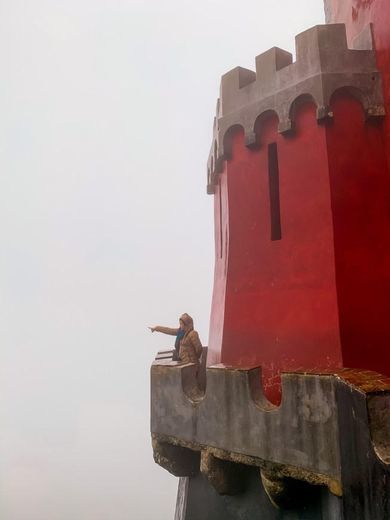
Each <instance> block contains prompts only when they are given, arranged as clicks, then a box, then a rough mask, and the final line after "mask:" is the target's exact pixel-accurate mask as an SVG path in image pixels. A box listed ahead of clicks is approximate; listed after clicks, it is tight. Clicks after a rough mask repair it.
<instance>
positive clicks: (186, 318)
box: [180, 312, 194, 331]
mask: <svg viewBox="0 0 390 520" xmlns="http://www.w3.org/2000/svg"><path fill="white" fill-rule="evenodd" d="M180 319H181V321H182V322H183V323H184V326H185V328H186V330H187V331H188V330H193V328H194V320H193V319H192V318H191V316H190V315H189V314H187V313H186V312H185V313H184V314H182V315H181V316H180Z"/></svg>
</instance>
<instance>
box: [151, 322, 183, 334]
mask: <svg viewBox="0 0 390 520" xmlns="http://www.w3.org/2000/svg"><path fill="white" fill-rule="evenodd" d="M149 329H150V330H151V331H152V332H162V333H163V334H169V335H170V336H177V333H178V332H179V329H172V328H171V327H162V326H161V325H156V326H155V327H149Z"/></svg>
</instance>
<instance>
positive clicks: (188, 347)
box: [155, 326, 202, 365]
mask: <svg viewBox="0 0 390 520" xmlns="http://www.w3.org/2000/svg"><path fill="white" fill-rule="evenodd" d="M155 330H156V332H162V333H163V334H169V335H171V336H177V334H178V332H179V329H171V328H170V327H161V326H158V327H155ZM201 354H202V343H201V342H200V339H199V334H198V333H197V332H196V330H193V329H192V330H189V331H187V332H186V333H185V334H184V337H183V338H182V340H181V341H180V350H179V358H180V361H182V362H183V363H195V364H197V365H199V358H200V356H201Z"/></svg>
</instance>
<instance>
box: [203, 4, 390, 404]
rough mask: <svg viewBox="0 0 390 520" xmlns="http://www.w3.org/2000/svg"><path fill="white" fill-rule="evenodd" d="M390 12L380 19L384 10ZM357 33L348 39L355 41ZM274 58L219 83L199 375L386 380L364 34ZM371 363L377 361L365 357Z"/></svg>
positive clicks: (379, 123)
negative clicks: (368, 374)
mask: <svg viewBox="0 0 390 520" xmlns="http://www.w3.org/2000/svg"><path fill="white" fill-rule="evenodd" d="M388 11H389V9H388ZM356 32H357V31H356ZM296 56H297V59H296V62H294V63H292V56H291V54H289V53H288V52H286V51H283V50H281V49H277V48H273V49H271V50H270V51H268V52H266V53H264V54H261V55H260V56H258V57H257V58H256V73H255V72H252V71H250V70H247V69H242V68H236V69H234V70H232V71H230V72H229V73H227V74H225V75H224V76H223V78H222V82H221V93H220V99H219V101H218V104H217V115H216V118H215V123H214V139H213V145H212V150H211V153H210V158H209V163H208V191H209V193H214V199H215V243H216V249H215V259H216V260H215V281H214V294H213V303H212V312H211V323H210V338H209V358H208V363H209V364H215V363H219V362H222V363H224V364H226V365H234V366H247V365H261V366H262V369H263V384H264V388H265V391H266V395H267V396H268V397H269V398H270V399H271V400H273V401H275V402H277V401H278V398H279V384H278V380H279V374H280V371H293V370H305V369H321V370H324V369H337V368H340V367H345V366H346V367H353V368H365V369H372V370H377V371H380V372H382V373H385V374H389V375H390V353H389V344H390V320H389V309H390V301H389V300H390V177H389V171H388V163H387V154H389V148H388V147H387V146H386V145H387V142H386V135H387V134H386V128H383V116H384V114H385V109H384V101H383V90H382V81H381V74H380V72H379V70H378V66H377V62H376V55H375V52H374V50H373V45H372V38H371V27H370V26H368V27H366V28H365V29H363V32H362V33H361V34H360V35H358V36H357V37H356V38H355V39H354V40H353V41H352V39H351V40H350V47H348V45H347V38H346V32H345V26H344V25H342V24H334V25H327V26H317V27H314V28H313V29H310V30H308V31H306V32H304V33H302V34H300V35H298V37H297V39H296ZM373 353H375V355H373Z"/></svg>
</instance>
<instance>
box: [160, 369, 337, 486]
mask: <svg viewBox="0 0 390 520" xmlns="http://www.w3.org/2000/svg"><path fill="white" fill-rule="evenodd" d="M191 370H192V365H185V366H180V365H177V366H174V365H170V366H167V365H161V364H158V362H155V363H154V364H153V366H152V371H151V376H152V399H151V402H152V413H151V431H152V433H153V434H159V435H164V436H166V437H169V438H175V439H178V440H180V442H181V443H183V442H184V443H187V444H186V445H197V446H210V447H215V448H219V449H221V450H224V451H225V452H231V453H236V454H242V455H245V456H250V457H255V458H258V459H262V460H267V461H271V462H274V463H279V464H284V465H289V466H294V467H297V468H302V469H303V470H306V471H307V472H311V473H314V474H321V475H324V476H325V477H326V478H327V479H328V481H329V482H330V481H333V480H336V481H337V480H339V479H340V460H339V451H338V424H337V406H336V402H335V395H334V378H332V377H331V376H322V377H319V376H316V375H305V374H284V375H283V378H282V389H283V398H282V404H281V406H280V407H279V408H276V407H274V406H272V405H271V404H270V403H269V402H268V401H267V400H266V399H265V398H264V395H263V393H262V389H261V385H260V377H261V376H260V369H259V368H252V369H251V368H249V369H244V368H240V369H235V368H226V367H224V366H222V365H219V366H215V367H210V368H208V369H207V388H206V393H205V395H204V397H201V396H200V394H197V393H196V392H194V389H193V385H191V378H193V372H191ZM180 388H182V389H183V391H180V390H179V389H180ZM188 389H189V390H188ZM281 431H283V435H280V432H281ZM188 443H189V444H188Z"/></svg>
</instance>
